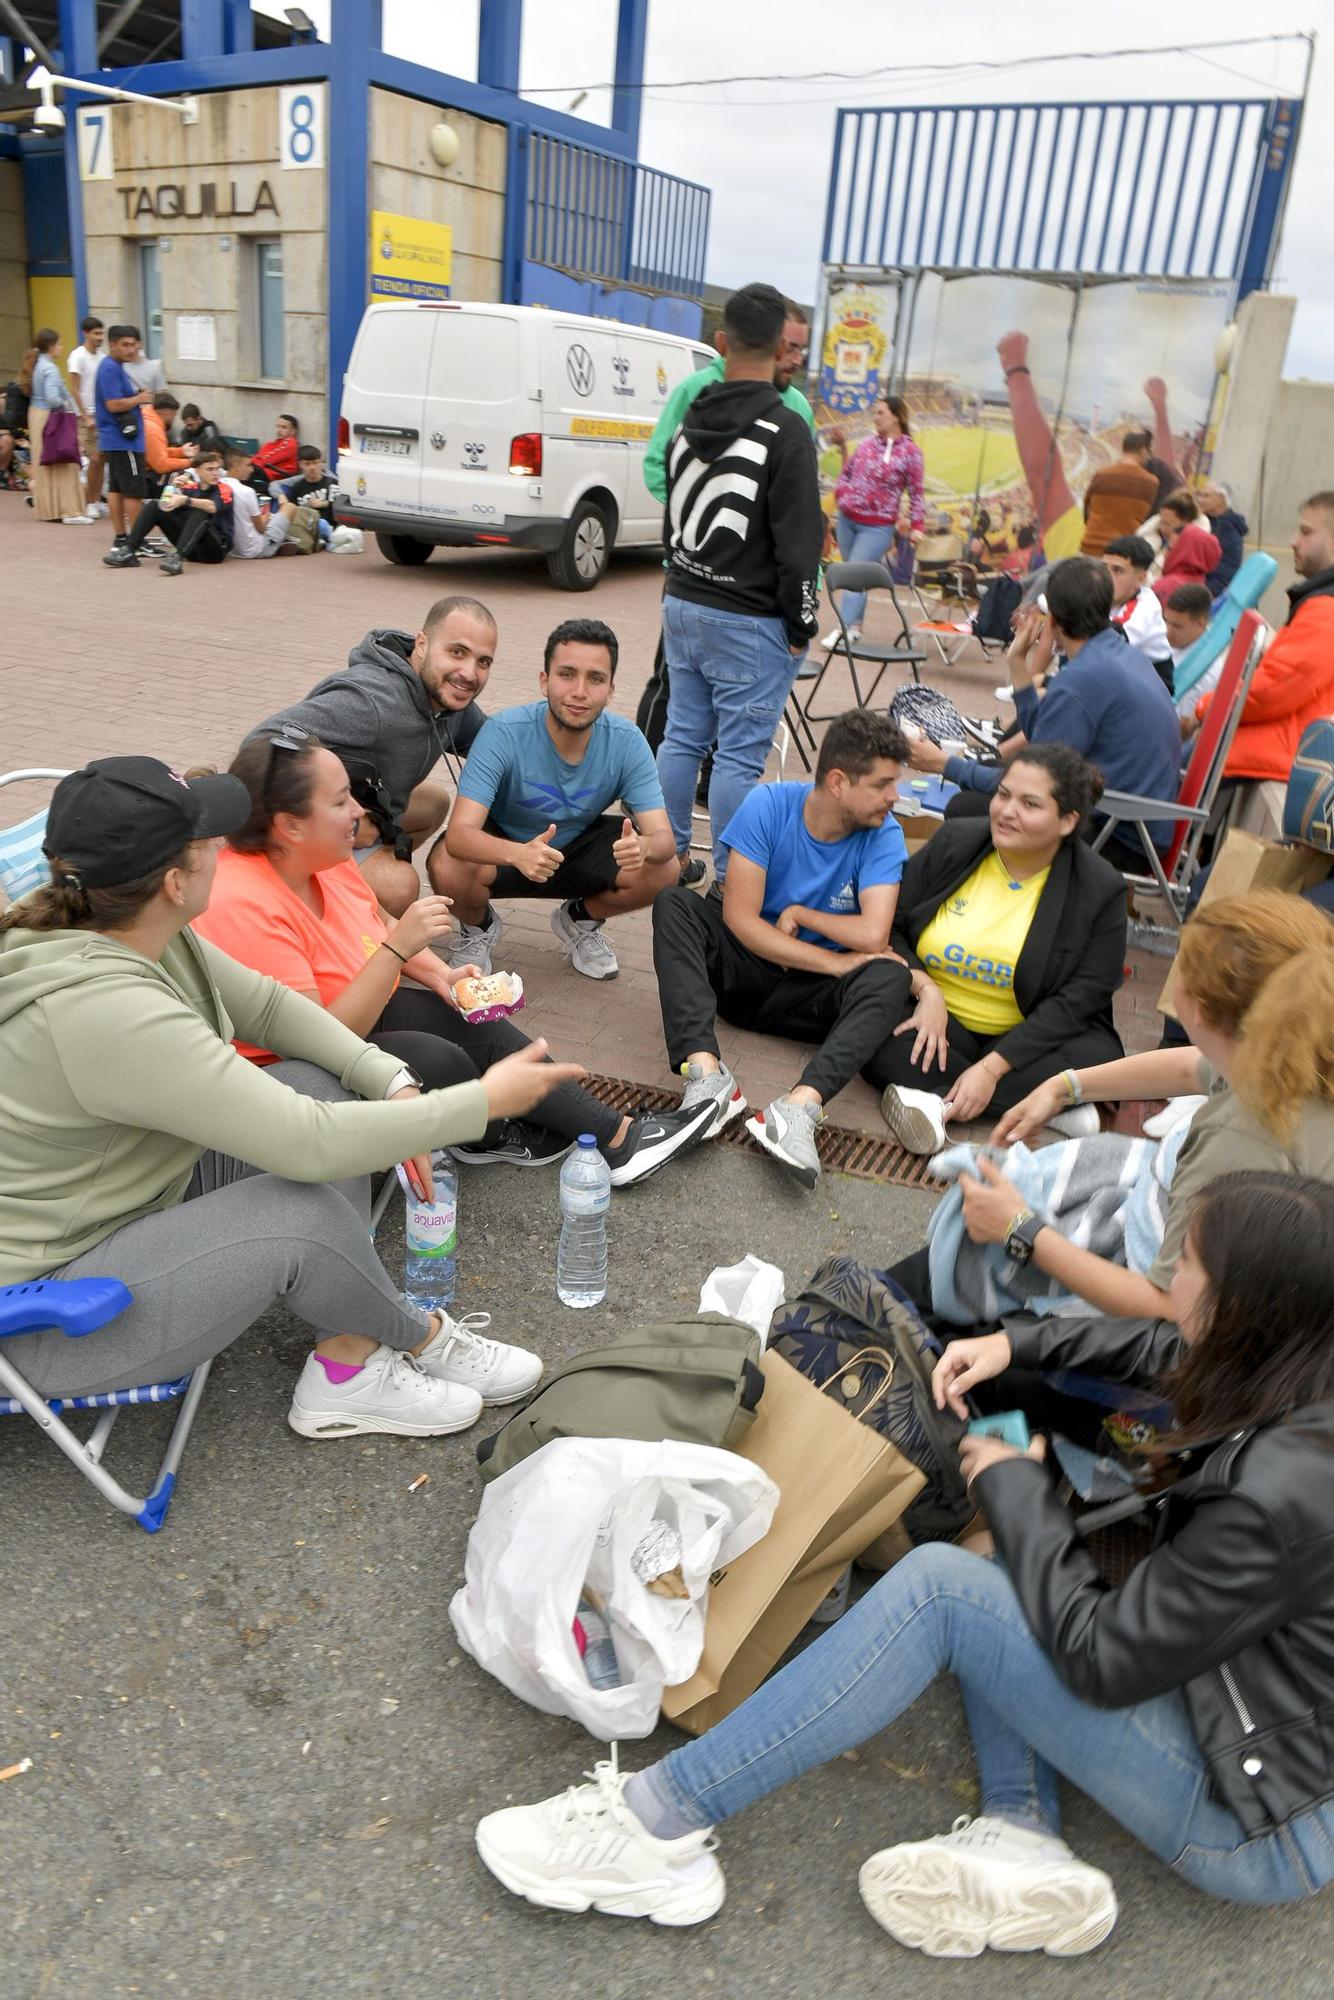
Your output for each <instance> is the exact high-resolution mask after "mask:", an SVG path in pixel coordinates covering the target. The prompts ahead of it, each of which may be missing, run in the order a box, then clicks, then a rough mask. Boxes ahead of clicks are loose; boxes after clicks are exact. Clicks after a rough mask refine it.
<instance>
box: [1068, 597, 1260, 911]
mask: <svg viewBox="0 0 1334 2000" xmlns="http://www.w3.org/2000/svg"><path fill="white" fill-rule="evenodd" d="M1264 630H1265V622H1264V619H1263V618H1262V617H1261V616H1260V614H1259V612H1258V611H1246V612H1243V613H1242V616H1241V617H1240V619H1239V620H1238V621H1237V629H1236V631H1235V632H1234V633H1233V635H1232V643H1231V644H1230V646H1229V647H1228V651H1227V658H1226V659H1225V660H1224V662H1223V671H1222V673H1221V675H1220V676H1219V680H1218V686H1217V687H1216V688H1215V690H1214V696H1213V700H1212V701H1211V702H1210V703H1209V708H1208V712H1207V714H1206V715H1205V718H1204V721H1203V722H1202V724H1201V725H1200V730H1199V734H1198V735H1197V736H1196V738H1195V747H1194V749H1193V750H1192V751H1191V754H1190V762H1189V763H1188V764H1187V766H1186V772H1185V776H1184V777H1183V778H1182V780H1181V790H1180V793H1179V794H1178V796H1177V797H1176V798H1175V799H1145V798H1137V797H1135V796H1134V795H1133V794H1131V793H1129V792H1104V793H1103V795H1102V799H1101V801H1100V803H1099V806H1098V811H1099V813H1100V814H1103V815H1104V816H1105V817H1104V823H1103V825H1102V826H1101V827H1100V828H1099V829H1098V836H1097V838H1096V840H1095V841H1094V842H1093V845H1094V848H1095V849H1098V850H1101V849H1102V848H1103V847H1104V846H1105V845H1106V843H1107V842H1108V841H1109V840H1110V839H1111V837H1112V835H1113V833H1115V832H1117V831H1119V830H1120V829H1122V828H1133V829H1134V831H1135V833H1136V834H1137V835H1138V836H1139V843H1140V846H1141V848H1142V849H1143V850H1144V858H1145V861H1146V862H1147V864H1148V869H1147V873H1145V874H1143V875H1139V874H1131V873H1129V872H1127V873H1126V880H1127V882H1129V883H1130V884H1131V886H1132V887H1133V888H1136V889H1144V890H1146V891H1150V890H1157V892H1158V893H1159V894H1160V895H1161V896H1162V898H1163V901H1164V902H1165V903H1166V905H1167V910H1168V915H1169V916H1170V918H1171V921H1172V922H1173V924H1175V925H1176V926H1177V927H1178V928H1180V925H1181V922H1182V919H1183V918H1184V916H1185V912H1186V901H1187V898H1188V897H1189V895H1190V885H1191V883H1192V882H1193V881H1194V879H1195V876H1196V874H1197V872H1198V870H1199V865H1200V859H1199V857H1200V842H1201V841H1202V840H1203V838H1204V829H1205V825H1206V823H1207V822H1208V819H1209V816H1210V814H1211V813H1212V812H1213V808H1214V800H1215V799H1216V797H1217V795H1218V787H1219V785H1220V784H1221V783H1222V779H1223V769H1224V766H1225V765H1226V763H1227V759H1228V752H1229V751H1230V750H1231V748H1232V739H1233V737H1234V736H1235V735H1236V733H1237V724H1238V723H1239V722H1240V720H1241V712H1242V710H1243V708H1245V706H1246V697H1247V695H1248V694H1249V693H1250V690H1251V681H1252V678H1253V677H1254V674H1255V669H1256V667H1257V666H1258V665H1259V661H1260V655H1261V652H1262V650H1263V647H1262V643H1261V642H1262V639H1263V635H1264ZM1166 819H1170V820H1175V822H1176V827H1175V830H1174V832H1173V835H1172V844H1171V846H1170V847H1169V848H1168V850H1167V852H1166V854H1159V852H1158V850H1157V848H1156V847H1155V846H1154V844H1153V842H1152V840H1151V839H1150V838H1149V823H1150V822H1151V821H1155V820H1157V821H1161V820H1166Z"/></svg>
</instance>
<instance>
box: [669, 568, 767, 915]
mask: <svg viewBox="0 0 1334 2000" xmlns="http://www.w3.org/2000/svg"><path fill="white" fill-rule="evenodd" d="M662 640H663V648H664V650H665V652H666V655H667V668H668V674H669V677H670V684H671V692H670V694H669V695H668V698H667V727H666V729H665V731H664V732H663V738H662V743H661V744H660V746H659V749H658V777H659V779H660V781H661V783H662V791H663V797H664V799H665V800H666V803H667V817H668V818H669V819H670V821H671V823H672V835H673V838H674V839H675V841H676V851H677V853H678V854H684V853H685V852H686V850H687V849H688V848H689V846H690V809H691V807H692V806H693V805H694V803H695V787H696V785H697V784H698V783H699V767H700V765H701V763H702V762H703V760H704V757H705V754H706V752H707V751H708V750H709V749H710V748H711V746H712V745H713V743H714V742H715V741H716V742H717V745H718V748H717V751H716V752H715V754H714V759H713V776H712V777H711V779H710V780H709V820H710V822H711V824H712V827H713V868H714V874H715V875H716V877H717V879H718V880H719V881H720V882H721V881H722V879H723V877H724V876H725V875H726V873H727V857H726V850H725V849H724V847H723V845H722V834H723V830H724V828H725V827H726V826H727V824H728V821H729V820H730V819H731V817H732V815H733V813H734V812H735V811H736V810H737V808H738V806H739V805H740V804H741V802H742V800H743V799H744V798H746V797H747V795H748V794H749V793H750V791H751V789H752V788H753V786H754V785H755V784H756V783H757V782H758V780H759V778H760V776H761V774H762V772H763V770H764V761H765V758H766V757H767V756H768V755H769V751H770V748H771V746H772V744H773V740H774V732H775V731H776V730H777V728H778V724H779V722H780V720H781V718H782V714H783V707H784V704H785V703H786V701H787V698H788V695H789V693H790V692H791V689H792V682H793V679H794V677H795V675H796V671H797V668H798V666H799V665H800V661H799V660H798V659H797V658H796V657H795V655H794V654H792V653H791V652H790V651H789V649H788V642H787V627H786V626H785V625H784V623H783V621H782V619H781V618H751V617H747V616H745V615H743V614H742V613H740V612H736V611H714V610H712V609H710V607H709V606H708V605H704V604H691V603H688V602H687V601H686V599H685V598H682V597H664V599H663V601H662Z"/></svg>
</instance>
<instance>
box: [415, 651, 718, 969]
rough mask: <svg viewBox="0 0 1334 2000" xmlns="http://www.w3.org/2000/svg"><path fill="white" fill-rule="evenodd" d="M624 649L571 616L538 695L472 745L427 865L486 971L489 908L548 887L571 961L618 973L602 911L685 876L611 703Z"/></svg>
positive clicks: (493, 933)
mask: <svg viewBox="0 0 1334 2000" xmlns="http://www.w3.org/2000/svg"><path fill="white" fill-rule="evenodd" d="M618 651H619V648H618V645H617V640H616V634H615V633H614V632H613V631H612V629H611V627H610V625H604V624H603V623H602V621H601V620H600V619H597V618H567V619H566V620H565V622H564V624H562V625H558V626H557V627H556V629H555V631H554V632H552V633H550V634H549V635H548V638H547V643H546V648H545V651H544V652H543V655H542V672H541V674H540V676H539V677H538V686H539V687H540V688H541V690H542V696H543V698H542V700H541V701H533V702H528V703H526V704H525V705H524V706H523V707H522V708H511V709H506V711H505V712H504V714H502V715H493V716H492V717H491V719H490V721H489V722H488V723H487V724H486V725H485V727H484V728H483V729H482V730H481V732H480V733H479V735H478V736H477V738H476V741H475V742H474V743H473V745H472V747H471V749H470V750H469V752H468V762H467V764H466V766H465V767H464V771H463V775H462V777H461V778H460V780H459V796H458V800H457V803H456V804H455V807H454V810H453V812H452V814H451V815H450V820H449V826H448V829H447V831H446V833H445V840H444V852H443V854H442V855H440V857H439V866H438V867H433V868H432V871H431V880H432V882H433V884H434V885H435V887H436V888H437V889H438V890H439V891H440V893H441V894H442V895H445V896H448V897H449V898H450V899H451V900H452V902H453V905H454V914H455V917H456V918H457V920H458V925H459V935H458V942H457V944H456V945H455V947H454V950H453V952H452V954H451V956H452V959H453V962H454V963H455V964H475V965H480V966H481V967H482V969H483V971H486V972H489V971H490V970H491V962H492V956H493V954H494V952H495V949H496V945H497V944H498V942H499V940H500V935H501V931H502V928H503V926H502V924H501V920H500V916H499V914H498V913H497V911H496V908H495V904H496V903H497V902H499V901H502V900H503V899H504V898H506V897H509V896H540V897H546V898H551V899H556V900H558V901H559V903H560V908H559V909H557V910H556V911H554V912H553V914H552V918H551V928H552V930H553V931H554V932H555V933H556V936H557V937H558V938H559V939H560V941H561V944H562V946H563V948H564V951H565V956H566V958H567V959H568V960H569V962H570V964H571V965H572V966H573V968H574V970H575V971H576V972H581V973H582V974H583V975H584V977H585V978H586V979H614V978H615V977H616V975H617V973H618V972H619V970H620V967H619V965H618V964H617V961H616V953H615V952H614V951H613V949H612V946H611V943H610V941H609V940H608V938H607V936H606V934H605V932H604V930H603V925H604V924H605V923H606V921H607V918H608V917H617V916H624V915H626V914H627V913H628V912H629V911H630V910H642V909H643V908H644V907H645V905H646V904H648V903H651V902H652V901H653V898H654V897H655V896H656V895H657V893H658V891H659V889H665V888H666V887H667V886H668V884H669V883H673V882H675V881H676V880H677V878H678V875H679V873H680V870H679V867H678V864H677V858H676V848H675V845H674V843H673V840H672V830H671V827H670V826H669V824H668V821H667V813H666V810H665V808H664V806H663V801H662V788H661V786H660V785H659V783H658V774H657V771H656V769H655V767H654V763H653V753H652V751H651V750H650V749H649V747H648V744H647V743H646V742H645V741H644V738H643V736H642V735H641V733H640V732H639V730H638V729H636V727H635V725H634V723H633V722H630V721H628V720H627V719H626V718H625V717H624V716H621V715H612V714H610V713H609V711H608V704H609V703H610V701H611V698H612V695H613V693H614V692H615V687H616V659H617V654H618ZM618 804H619V807H620V810H608V809H609V808H612V807H616V806H617V805H618ZM434 859H435V857H434V856H433V860H434Z"/></svg>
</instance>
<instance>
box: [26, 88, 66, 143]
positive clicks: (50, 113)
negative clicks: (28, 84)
mask: <svg viewBox="0 0 1334 2000" xmlns="http://www.w3.org/2000/svg"><path fill="white" fill-rule="evenodd" d="M32 123H33V130H34V131H36V132H63V131H64V129H65V114H64V112H63V111H62V110H61V108H60V106H59V105H58V104H57V103H56V100H55V93H54V91H53V90H52V88H51V86H50V84H49V83H44V84H43V85H42V101H41V103H40V104H39V105H38V106H37V109H36V110H35V111H34V112H33V114H32Z"/></svg>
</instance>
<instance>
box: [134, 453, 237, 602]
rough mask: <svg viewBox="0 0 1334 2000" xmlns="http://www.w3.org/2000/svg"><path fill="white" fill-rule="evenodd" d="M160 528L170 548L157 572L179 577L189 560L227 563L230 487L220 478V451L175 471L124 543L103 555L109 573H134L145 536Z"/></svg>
mask: <svg viewBox="0 0 1334 2000" xmlns="http://www.w3.org/2000/svg"><path fill="white" fill-rule="evenodd" d="M155 528H160V529H161V530H162V533H163V534H164V535H165V536H166V537H167V540H168V541H169V542H170V543H171V544H172V547H171V549H170V550H169V551H168V553H167V554H166V555H165V556H163V557H162V559H161V561H160V562H159V564H158V568H159V569H160V571H161V572H162V574H163V576H179V575H180V573H181V571H182V570H183V569H184V567H185V564H186V563H187V562H197V563H220V562H225V561H226V560H227V557H228V556H229V555H230V553H231V547H232V489H231V487H230V485H229V484H228V483H227V481H226V480H225V479H224V478H223V476H222V453H221V452H219V451H201V452H200V454H199V456H198V458H197V459H196V460H195V462H194V464H193V466H191V467H190V469H189V470H188V471H186V472H178V473H176V474H175V475H174V476H173V477H172V479H171V480H169V482H168V484H167V486H166V487H165V489H164V490H163V492H162V493H161V495H160V496H159V498H158V499H156V500H150V501H148V502H147V504H146V505H145V506H144V507H142V508H141V509H140V511H139V518H138V519H137V520H136V522H135V524H134V526H133V527H132V528H131V530H130V532H129V534H128V535H127V536H126V537H125V539H124V541H123V542H117V543H116V544H115V546H114V547H113V548H112V549H110V550H109V551H108V553H107V554H106V555H104V556H103V558H102V561H103V562H104V563H105V564H106V566H107V568H108V569H138V567H139V550H140V549H141V548H142V546H143V543H144V540H145V537H146V536H147V535H149V534H150V533H152V531H153V530H154V529H155Z"/></svg>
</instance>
